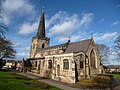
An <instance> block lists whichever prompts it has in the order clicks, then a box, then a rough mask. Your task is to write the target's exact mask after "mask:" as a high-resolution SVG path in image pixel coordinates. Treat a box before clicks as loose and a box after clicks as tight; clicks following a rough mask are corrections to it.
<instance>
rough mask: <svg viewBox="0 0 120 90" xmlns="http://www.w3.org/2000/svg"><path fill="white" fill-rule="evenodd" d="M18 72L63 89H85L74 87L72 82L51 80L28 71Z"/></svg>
mask: <svg viewBox="0 0 120 90" xmlns="http://www.w3.org/2000/svg"><path fill="white" fill-rule="evenodd" d="M18 74H20V75H24V76H27V77H29V78H32V79H36V80H38V81H41V82H44V83H47V84H49V85H52V86H56V87H58V88H60V89H63V90H83V89H79V88H72V87H71V86H70V84H66V83H61V82H58V81H54V80H50V79H42V78H40V77H38V76H35V75H31V74H28V73H18Z"/></svg>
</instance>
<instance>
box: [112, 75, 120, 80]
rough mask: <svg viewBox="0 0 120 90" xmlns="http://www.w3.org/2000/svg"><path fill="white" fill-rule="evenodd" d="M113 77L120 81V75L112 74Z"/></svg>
mask: <svg viewBox="0 0 120 90" xmlns="http://www.w3.org/2000/svg"><path fill="white" fill-rule="evenodd" d="M111 75H113V78H119V79H120V74H111Z"/></svg>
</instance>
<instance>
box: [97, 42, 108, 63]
mask: <svg viewBox="0 0 120 90" xmlns="http://www.w3.org/2000/svg"><path fill="white" fill-rule="evenodd" d="M96 46H97V48H98V51H99V56H100V60H101V63H102V64H106V63H107V62H108V59H109V54H110V48H109V47H108V46H107V45H105V44H96Z"/></svg>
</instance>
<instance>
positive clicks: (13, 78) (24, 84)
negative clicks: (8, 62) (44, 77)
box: [0, 71, 60, 90]
mask: <svg viewBox="0 0 120 90" xmlns="http://www.w3.org/2000/svg"><path fill="white" fill-rule="evenodd" d="M0 90H60V89H59V88H57V87H54V86H51V85H48V84H45V83H42V82H39V81H36V80H33V79H30V78H27V77H25V76H20V75H16V74H14V73H7V72H1V71H0Z"/></svg>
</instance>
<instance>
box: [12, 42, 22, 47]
mask: <svg viewBox="0 0 120 90" xmlns="http://www.w3.org/2000/svg"><path fill="white" fill-rule="evenodd" d="M13 45H14V47H20V46H21V43H20V42H13Z"/></svg>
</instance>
